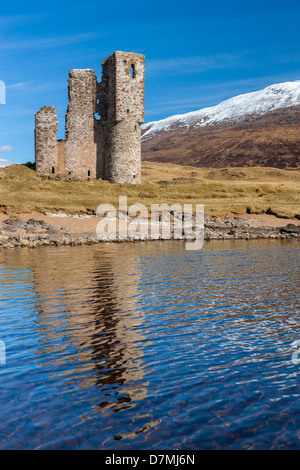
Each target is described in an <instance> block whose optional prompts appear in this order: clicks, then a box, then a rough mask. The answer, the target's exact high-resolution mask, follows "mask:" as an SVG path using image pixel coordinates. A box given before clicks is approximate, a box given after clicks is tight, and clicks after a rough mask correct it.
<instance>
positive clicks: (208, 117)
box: [142, 80, 300, 140]
mask: <svg viewBox="0 0 300 470" xmlns="http://www.w3.org/2000/svg"><path fill="white" fill-rule="evenodd" d="M299 105H300V80H297V81H295V82H285V83H279V84H275V85H271V86H268V87H267V88H264V89H263V90H260V91H255V92H252V93H246V94H243V95H238V96H234V97H233V98H230V99H229V100H226V101H222V103H220V104H218V105H217V106H212V107H210V108H203V109H200V110H199V111H192V112H190V113H186V114H177V115H175V116H170V117H168V118H166V119H162V120H161V121H154V122H149V123H148V124H145V125H144V126H142V129H143V131H144V133H143V140H146V139H147V138H149V137H150V136H151V135H153V134H155V133H156V132H158V131H161V130H164V131H167V130H169V129H172V127H173V126H174V125H176V126H177V127H186V128H188V127H197V126H209V125H212V124H220V123H222V122H227V123H230V122H231V123H234V122H239V121H242V120H243V119H245V117H247V116H252V117H256V116H261V115H263V114H266V113H269V112H271V111H274V110H277V109H279V108H287V107H290V106H299Z"/></svg>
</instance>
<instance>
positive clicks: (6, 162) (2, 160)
mask: <svg viewBox="0 0 300 470" xmlns="http://www.w3.org/2000/svg"><path fill="white" fill-rule="evenodd" d="M9 165H14V162H10V161H9V160H6V159H5V158H0V168H4V167H5V166H9Z"/></svg>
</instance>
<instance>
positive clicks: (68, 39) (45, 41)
mask: <svg viewBox="0 0 300 470" xmlns="http://www.w3.org/2000/svg"><path fill="white" fill-rule="evenodd" d="M98 36H99V33H93V32H92V33H82V34H73V35H70V36H55V37H50V38H38V39H31V40H23V41H14V42H8V41H6V42H3V43H1V44H0V51H12V50H20V49H47V48H49V47H50V48H51V47H59V46H65V45H68V44H79V43H81V42H86V41H91V40H93V39H95V38H96V37H98Z"/></svg>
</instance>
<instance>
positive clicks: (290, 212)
mask: <svg viewBox="0 0 300 470" xmlns="http://www.w3.org/2000/svg"><path fill="white" fill-rule="evenodd" d="M142 181H143V183H142V184H141V185H129V184H111V183H109V182H107V181H102V180H91V181H68V180H67V179H66V178H60V177H56V178H54V179H49V178H45V177H39V176H37V175H36V173H35V172H34V171H33V170H31V169H29V168H27V167H26V166H24V165H11V166H9V167H6V168H1V169H0V211H2V212H5V213H6V214H8V215H13V214H20V213H26V212H31V211H34V210H35V211H36V210H37V211H41V212H44V211H49V212H56V211H64V212H68V213H86V212H87V211H95V210H96V208H97V206H98V205H99V204H102V203H110V204H113V205H115V207H116V208H117V207H118V197H119V195H124V196H127V197H128V204H129V205H130V204H133V203H136V202H141V203H143V204H145V205H146V206H147V207H148V208H150V205H151V204H154V203H162V202H166V203H168V204H170V205H171V204H174V203H179V204H185V203H186V204H196V203H199V204H204V205H205V212H206V213H207V214H211V215H219V216H221V215H226V214H230V213H236V214H244V213H246V212H248V213H253V214H255V213H271V214H274V215H277V216H279V217H295V216H299V214H300V171H296V170H295V171H291V170H280V169H275V168H263V167H252V168H244V167H243V168H224V169H208V168H195V167H188V166H181V165H175V164H169V163H168V164H167V163H151V162H143V170H142Z"/></svg>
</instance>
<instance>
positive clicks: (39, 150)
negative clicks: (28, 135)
mask: <svg viewBox="0 0 300 470" xmlns="http://www.w3.org/2000/svg"><path fill="white" fill-rule="evenodd" d="M57 129H58V121H57V114H56V109H55V108H53V107H52V106H43V108H41V109H40V111H39V112H38V113H36V115H35V155H36V157H35V158H36V172H37V174H38V175H48V176H53V175H55V174H56V173H57V171H58V147H57V142H56V133H57Z"/></svg>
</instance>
